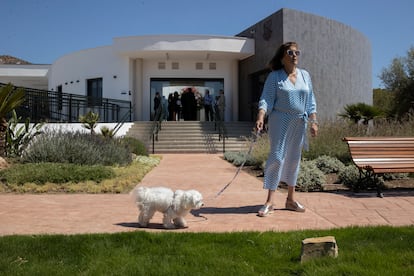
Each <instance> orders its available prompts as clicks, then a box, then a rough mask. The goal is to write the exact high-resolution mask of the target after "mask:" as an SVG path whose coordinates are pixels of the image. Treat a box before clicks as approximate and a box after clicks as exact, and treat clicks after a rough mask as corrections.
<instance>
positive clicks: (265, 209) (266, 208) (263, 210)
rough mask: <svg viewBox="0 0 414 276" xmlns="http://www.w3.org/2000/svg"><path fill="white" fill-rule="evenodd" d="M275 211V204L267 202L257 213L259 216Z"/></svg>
mask: <svg viewBox="0 0 414 276" xmlns="http://www.w3.org/2000/svg"><path fill="white" fill-rule="evenodd" d="M271 213H273V205H268V204H265V205H263V206H262V208H260V210H259V212H258V213H257V215H258V216H259V217H265V216H267V215H269V214H271Z"/></svg>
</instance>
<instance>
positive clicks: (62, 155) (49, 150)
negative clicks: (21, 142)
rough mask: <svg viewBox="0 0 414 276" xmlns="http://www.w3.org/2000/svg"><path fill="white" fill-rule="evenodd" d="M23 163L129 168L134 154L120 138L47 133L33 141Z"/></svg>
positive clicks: (72, 133)
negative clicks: (128, 165)
mask: <svg viewBox="0 0 414 276" xmlns="http://www.w3.org/2000/svg"><path fill="white" fill-rule="evenodd" d="M22 160H23V161H24V162H29V163H42V162H52V163H72V164H79V165H98V164H99V165H105V166H107V165H127V164H129V163H131V161H132V158H131V152H130V151H129V149H128V147H125V145H123V144H122V143H120V141H119V139H107V138H105V137H102V136H98V135H90V134H86V133H80V132H66V133H64V132H62V131H57V132H46V133H45V134H43V135H41V136H38V137H36V139H34V140H33V141H32V144H31V145H30V146H29V148H28V149H27V151H26V152H25V153H24V155H23V158H22Z"/></svg>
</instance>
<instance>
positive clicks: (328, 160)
mask: <svg viewBox="0 0 414 276" xmlns="http://www.w3.org/2000/svg"><path fill="white" fill-rule="evenodd" d="M314 161H315V164H316V166H317V167H318V168H319V169H320V170H321V171H322V172H323V173H325V174H328V173H339V172H341V171H343V170H344V169H345V165H344V163H342V162H341V161H340V160H339V159H338V158H335V157H331V156H328V155H322V156H319V157H318V158H316V159H315V160H314Z"/></svg>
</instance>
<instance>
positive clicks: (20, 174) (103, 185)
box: [0, 156, 160, 193]
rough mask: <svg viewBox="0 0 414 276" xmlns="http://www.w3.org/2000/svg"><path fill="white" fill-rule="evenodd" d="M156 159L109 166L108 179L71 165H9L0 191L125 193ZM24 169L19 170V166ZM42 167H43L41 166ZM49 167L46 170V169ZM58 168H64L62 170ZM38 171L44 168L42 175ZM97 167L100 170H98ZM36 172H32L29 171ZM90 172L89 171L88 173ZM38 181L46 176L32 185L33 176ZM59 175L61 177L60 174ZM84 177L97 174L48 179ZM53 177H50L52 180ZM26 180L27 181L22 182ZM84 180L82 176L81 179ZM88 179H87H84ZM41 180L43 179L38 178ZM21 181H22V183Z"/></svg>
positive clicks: (144, 158)
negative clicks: (9, 167) (8, 170)
mask: <svg viewBox="0 0 414 276" xmlns="http://www.w3.org/2000/svg"><path fill="white" fill-rule="evenodd" d="M159 160H160V157H159V156H152V157H142V156H141V157H137V158H136V160H135V161H133V162H132V163H131V164H130V165H128V166H110V167H107V169H108V170H110V171H111V175H110V177H108V178H102V177H98V176H102V175H107V174H106V173H105V171H103V172H100V171H98V170H94V168H93V167H89V166H75V165H73V164H57V163H54V164H42V163H39V164H31V163H29V164H25V165H24V166H23V165H13V166H12V170H11V171H10V172H9V173H8V172H5V171H2V172H0V192H3V193H4V192H8V193H10V192H13V193H62V192H63V193H128V192H130V191H131V189H132V188H134V187H135V186H136V184H137V183H139V182H140V181H141V179H142V178H143V177H144V176H145V175H146V174H147V173H148V172H149V171H151V170H152V168H154V167H155V166H156V165H157V164H158V162H159ZM21 166H23V167H24V168H25V169H24V170H22V169H21V168H20V167H21ZM45 166H46V167H45ZM48 166H49V167H48ZM67 166H70V167H71V168H72V167H73V166H74V168H76V170H78V172H77V173H75V172H74V168H73V169H68V168H67ZM62 167H65V168H66V169H63V170H62ZM42 168H46V171H47V173H45V172H44V171H43V170H42ZM99 168H101V167H99ZM34 170H37V172H36V173H34V172H33V171H34ZM91 170H92V171H91ZM37 174H39V177H40V178H43V177H46V179H47V180H49V181H42V183H41V184H39V183H36V182H37V181H35V180H34V179H36V178H35V177H36V175H37ZM61 174H63V176H62V175H61ZM85 174H87V176H88V177H90V176H93V175H97V177H96V179H95V180H94V179H92V180H84V181H78V180H73V181H67V182H60V183H59V182H58V183H56V182H52V180H53V179H52V178H57V176H59V179H65V180H66V179H67V177H69V176H74V175H75V176H77V177H82V175H85ZM52 176H54V177H52ZM27 178H30V179H31V181H29V182H25V181H24V180H25V179H27ZM84 178H86V177H84ZM86 179H88V178H86ZM42 180H44V179H42ZM22 181H23V182H22Z"/></svg>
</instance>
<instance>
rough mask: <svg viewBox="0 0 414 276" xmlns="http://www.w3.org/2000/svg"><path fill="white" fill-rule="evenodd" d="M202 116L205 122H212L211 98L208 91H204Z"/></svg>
mask: <svg viewBox="0 0 414 276" xmlns="http://www.w3.org/2000/svg"><path fill="white" fill-rule="evenodd" d="M203 101H204V115H205V120H206V121H213V97H212V96H211V95H210V91H209V90H208V89H206V91H205V95H204V99H203Z"/></svg>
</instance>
